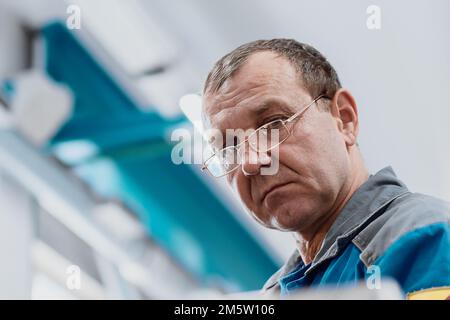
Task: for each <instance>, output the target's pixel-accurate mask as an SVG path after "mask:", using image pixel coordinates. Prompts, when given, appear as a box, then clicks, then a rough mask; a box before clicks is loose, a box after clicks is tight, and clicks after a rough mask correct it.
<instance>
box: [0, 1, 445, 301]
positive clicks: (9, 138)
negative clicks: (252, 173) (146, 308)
mask: <svg viewBox="0 0 450 320" xmlns="http://www.w3.org/2000/svg"><path fill="white" fill-rule="evenodd" d="M370 4H373V3H370ZM368 5H369V4H367V3H364V2H361V1H359V0H351V1H347V2H346V3H345V5H344V4H342V3H338V2H336V1H331V0H330V1H327V0H321V1H315V2H310V1H291V0H286V1H283V3H282V4H280V2H279V1H275V0H265V1H257V0H249V1H245V2H242V1H238V0H231V1H209V0H190V1H173V2H171V3H170V4H168V3H167V1H162V0H154V1H145V0H129V1H128V0H127V1H121V0H74V1H60V0H40V1H35V0H0V52H1V55H0V203H1V206H0V255H1V257H2V264H1V267H0V283H2V286H0V298H9V299H12V298H26V299H27V298H33V299H40V298H59V299H61V298H63V299H104V298H112V299H116V298H121V299H142V298H167V297H180V296H181V297H187V296H192V297H195V296H199V295H201V294H203V293H204V292H208V294H209V295H211V296H215V295H216V294H221V293H235V292H240V291H247V290H256V289H258V288H260V287H261V286H262V284H263V283H264V281H265V280H266V279H267V278H268V277H269V275H271V274H272V273H273V272H274V271H275V270H276V269H277V268H278V267H279V266H280V265H281V263H282V262H283V261H284V259H286V258H287V257H288V256H289V255H290V253H291V252H292V250H294V247H295V244H294V240H293V239H292V238H291V236H290V235H289V234H285V233H280V232H276V231H272V230H265V229H263V228H262V227H260V226H258V225H257V224H256V222H254V221H253V220H252V219H251V218H250V217H249V216H248V215H247V214H246V213H245V212H244V210H243V209H242V208H241V206H240V204H239V202H238V201H237V199H236V197H235V196H234V195H233V194H231V193H230V191H229V190H228V189H227V186H226V185H225V183H224V181H222V180H213V179H211V178H210V177H208V176H207V175H202V173H201V172H200V170H199V167H198V166H193V165H183V164H181V165H176V164H174V163H173V162H172V160H171V150H172V147H173V142H171V141H170V134H171V132H172V131H173V130H174V129H177V128H189V129H190V130H193V128H192V126H191V125H190V123H189V121H188V119H187V118H186V117H185V116H184V115H183V114H182V113H181V110H180V108H179V100H180V98H181V97H192V95H191V96H190V95H189V94H192V93H196V92H201V90H202V82H203V79H204V78H205V76H206V74H207V72H208V71H209V68H210V67H211V66H212V64H213V63H214V62H215V60H217V59H218V58H219V57H221V56H222V55H223V54H225V53H227V52H228V51H230V50H231V49H233V48H235V47H236V46H238V45H240V44H242V43H244V42H247V41H251V40H255V39H268V38H274V37H293V38H296V39H298V40H299V41H302V42H306V43H310V44H312V45H314V46H315V47H316V48H318V49H319V50H321V51H322V52H323V53H324V54H325V55H326V56H327V57H328V58H329V59H330V61H331V62H332V64H334V65H335V66H336V69H337V71H338V73H339V74H340V77H341V80H342V82H343V84H344V85H345V86H346V87H348V88H350V89H351V90H352V92H353V93H354V94H355V96H356V99H357V101H358V104H359V106H360V110H359V112H360V121H361V134H360V139H359V140H360V141H359V144H360V146H361V149H362V151H363V154H364V155H365V157H366V161H367V165H368V167H369V169H370V170H371V171H376V170H378V169H380V168H381V167H384V166H385V165H387V164H392V165H393V167H394V168H395V170H396V172H397V173H398V174H399V176H401V177H402V179H403V180H404V181H405V182H406V183H407V184H408V185H409V186H411V187H412V189H413V190H414V191H419V192H424V193H430V194H433V195H436V196H440V197H443V198H447V199H448V197H449V195H450V166H449V165H448V160H447V159H449V158H450V148H444V147H443V146H445V145H448V137H449V136H450V127H449V126H448V125H447V122H448V119H450V108H448V107H446V106H445V105H446V104H447V103H446V102H445V101H447V100H446V96H445V92H446V90H445V89H446V88H448V87H449V85H450V70H449V68H448V66H449V61H448V57H449V56H450V44H449V42H448V41H444V40H443V39H447V35H446V32H447V30H448V29H449V20H448V12H449V9H450V3H449V2H448V1H446V0H439V1H435V2H434V3H433V5H432V6H429V5H427V4H424V3H422V2H420V1H413V2H411V1H406V0H402V1H399V2H398V1H397V2H395V3H391V2H385V1H381V2H380V8H381V13H382V25H381V29H379V30H369V29H368V28H367V26H366V18H367V16H366V8H367V6H368ZM405 7H407V8H408V11H407V12H405V10H404V8H405ZM73 9H76V10H73ZM76 14H79V17H77V16H74V15H76ZM342 15H345V17H346V23H342ZM405 15H407V17H405ZM74 19H75V20H74ZM77 19H78V20H77ZM71 21H72V22H74V21H75V22H78V24H77V23H75V24H71V23H69V22H71ZM337 41H339V45H336V43H337ZM349 48H351V50H348V49H349ZM430 48H433V50H430ZM423 79H427V81H424V80H423ZM424 115H425V117H424ZM405 117H407V119H408V121H404V119H405ZM424 118H426V119H424ZM418 128H420V130H419V129H418ZM430 141H434V143H430ZM399 145H400V146H401V148H399V147H398V146H399ZM417 168H421V170H420V171H418V170H417Z"/></svg>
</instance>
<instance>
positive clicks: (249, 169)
mask: <svg viewBox="0 0 450 320" xmlns="http://www.w3.org/2000/svg"><path fill="white" fill-rule="evenodd" d="M246 149H247V150H245V152H242V159H241V161H242V162H241V163H242V172H243V173H244V175H246V176H253V175H257V174H259V173H260V171H261V168H262V167H265V166H269V165H270V163H271V158H270V154H269V153H268V152H258V151H255V150H253V149H252V148H250V147H248V148H246Z"/></svg>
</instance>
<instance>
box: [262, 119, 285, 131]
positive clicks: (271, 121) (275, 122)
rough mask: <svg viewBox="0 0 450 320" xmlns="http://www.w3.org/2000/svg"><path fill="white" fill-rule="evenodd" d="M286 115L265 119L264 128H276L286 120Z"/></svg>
mask: <svg viewBox="0 0 450 320" xmlns="http://www.w3.org/2000/svg"><path fill="white" fill-rule="evenodd" d="M286 119H287V117H286V116H278V117H274V118H271V119H269V120H268V121H265V123H266V124H264V125H263V127H264V128H265V129H276V128H279V127H280V126H281V125H283V123H282V122H283V121H284V120H286Z"/></svg>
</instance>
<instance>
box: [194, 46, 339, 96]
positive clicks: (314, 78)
mask: <svg viewBox="0 0 450 320" xmlns="http://www.w3.org/2000/svg"><path fill="white" fill-rule="evenodd" d="M261 51H271V52H274V53H276V54H278V55H279V56H280V57H285V58H287V59H288V60H289V61H290V62H291V64H292V65H293V66H294V67H295V69H296V70H297V72H298V73H299V75H300V79H301V80H302V84H303V85H304V87H305V89H306V90H308V92H309V94H310V95H311V96H312V97H317V96H319V95H321V94H323V95H326V96H327V97H329V98H332V97H333V96H334V94H335V93H336V91H337V90H338V89H339V88H341V83H340V81H339V78H338V75H337V73H336V71H335V70H334V68H333V66H332V65H331V64H330V63H329V62H328V61H327V59H326V58H325V57H324V56H323V55H322V54H321V53H320V52H319V51H317V50H316V49H315V48H313V47H312V46H310V45H307V44H304V43H300V42H298V41H296V40H293V39H272V40H257V41H253V42H249V43H246V44H244V45H241V46H240V47H238V48H236V49H234V50H233V51H231V52H230V53H228V54H227V55H225V56H223V57H222V58H221V59H220V60H219V61H217V62H216V63H215V65H214V67H213V68H212V70H211V71H210V73H209V74H208V77H207V79H206V81H205V86H204V89H203V93H210V94H211V93H212V94H213V93H216V92H217V91H218V90H219V89H220V88H221V87H222V85H223V84H224V83H225V81H226V80H228V79H229V78H231V77H232V76H233V75H234V74H235V73H236V71H237V70H239V68H240V67H241V66H242V65H243V64H244V63H245V62H246V61H247V59H248V58H249V57H250V56H251V55H252V54H253V53H256V52H261Z"/></svg>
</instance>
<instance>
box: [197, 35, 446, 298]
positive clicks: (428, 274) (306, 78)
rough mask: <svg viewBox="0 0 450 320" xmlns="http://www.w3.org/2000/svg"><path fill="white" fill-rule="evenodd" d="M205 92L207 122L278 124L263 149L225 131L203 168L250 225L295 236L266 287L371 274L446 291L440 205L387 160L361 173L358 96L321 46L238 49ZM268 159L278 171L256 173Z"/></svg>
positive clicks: (422, 291) (415, 288)
mask: <svg viewBox="0 0 450 320" xmlns="http://www.w3.org/2000/svg"><path fill="white" fill-rule="evenodd" d="M203 93H204V94H203V116H204V122H205V123H204V124H205V126H206V127H207V128H211V129H217V130H220V132H223V133H224V135H226V134H227V130H229V129H242V130H248V129H255V130H257V129H258V128H261V126H263V127H262V128H263V129H262V130H263V131H264V132H267V130H269V129H272V128H276V129H277V130H279V139H280V141H279V142H280V143H279V144H278V143H275V144H274V145H272V146H271V147H269V148H267V147H266V148H260V147H256V148H255V147H254V146H251V145H250V146H248V145H249V144H250V142H249V138H248V137H247V139H236V138H234V139H228V138H227V139H223V141H224V142H226V143H224V144H223V145H222V146H217V145H216V146H213V147H214V148H213V150H215V154H214V156H213V157H212V158H211V159H208V160H207V161H206V162H205V164H204V169H208V170H209V171H210V172H211V173H212V174H213V175H214V176H216V177H220V176H224V177H226V179H227V181H228V182H229V184H230V185H231V186H232V187H233V188H234V189H235V190H236V191H237V193H238V194H239V196H240V198H241V200H242V201H243V203H244V204H245V206H246V207H247V209H248V211H249V212H250V214H251V215H252V216H253V217H254V218H255V219H256V220H257V221H258V222H260V223H261V224H263V225H264V226H266V227H268V228H273V229H278V230H281V231H289V232H292V233H293V235H294V236H295V238H296V243H297V248H296V251H295V253H294V254H293V256H292V257H291V258H290V259H289V261H288V262H287V263H286V264H285V265H284V266H283V267H282V268H281V269H280V270H279V271H278V272H277V273H275V274H274V275H273V276H272V277H271V278H270V279H269V280H268V281H267V283H266V285H265V286H264V288H263V290H264V291H265V292H272V293H277V294H278V293H280V294H281V295H289V294H290V293H291V292H293V291H294V290H296V289H299V288H304V287H308V286H323V285H333V286H342V285H348V284H354V283H356V282H359V281H364V280H365V279H368V277H369V276H370V275H371V274H373V272H379V274H380V275H381V278H384V277H386V278H387V277H391V278H394V279H395V280H396V281H397V282H398V283H399V284H400V286H401V287H402V288H403V290H404V292H405V294H407V295H408V297H410V298H415V297H419V298H422V297H428V296H431V297H435V298H447V297H448V296H449V295H450V287H449V286H450V228H449V221H450V206H449V205H448V204H447V203H445V202H443V201H440V200H438V199H435V198H432V197H430V196H426V195H422V194H417V193H412V192H410V191H409V190H408V189H407V187H406V186H405V185H404V184H403V183H402V182H401V181H400V180H399V179H398V178H397V177H396V175H395V174H394V172H393V170H392V169H391V168H390V167H387V168H385V169H383V170H381V171H379V172H378V173H376V174H375V175H369V173H368V170H367V168H366V167H365V165H364V162H363V159H362V156H361V153H360V150H359V148H358V145H357V137H358V131H359V121H358V108H357V104H356V102H355V100H354V98H353V96H352V95H351V93H350V92H349V91H348V90H346V89H343V88H342V87H341V84H340V82H339V79H338V76H337V74H336V72H335V70H334V68H333V67H332V66H331V65H330V63H329V62H328V61H327V60H326V59H325V58H324V57H323V56H322V54H321V53H319V52H318V51H317V50H315V49H314V48H312V47H311V46H308V45H306V44H302V43H298V42H296V41H295V40H288V39H273V40H267V41H266V40H261V41H254V42H251V43H248V44H245V45H242V46H240V47H238V48H237V49H235V50H233V51H232V52H231V53H229V54H227V55H225V56H224V57H223V58H221V59H220V60H219V61H218V62H217V63H216V64H215V65H214V67H213V69H212V70H211V72H210V73H209V75H208V77H207V80H206V83H205V87H204V92H203ZM273 123H275V124H276V125H273ZM266 124H269V125H266ZM260 132H262V131H261V130H259V131H258V132H257V133H260ZM230 141H231V142H232V143H231V145H229V142H230ZM223 148H226V149H223ZM230 155H231V158H233V157H238V158H239V161H238V162H236V164H233V163H232V161H231V160H229V158H230ZM212 159H214V161H212ZM274 161H276V162H277V163H278V167H277V168H278V170H277V172H276V173H275V174H262V171H263V169H264V168H267V167H268V166H271V165H272V164H273V162H274ZM217 163H219V164H220V170H219V171H218V170H217ZM214 164H216V167H214ZM369 271H370V272H369Z"/></svg>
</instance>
